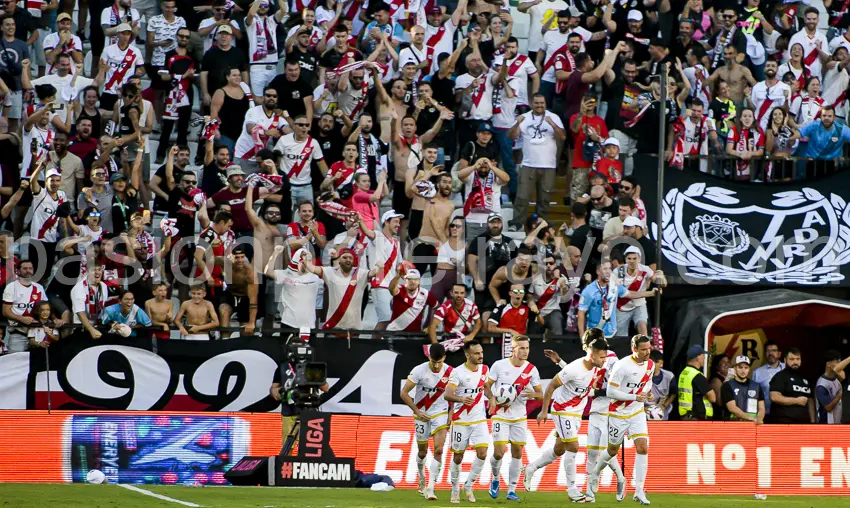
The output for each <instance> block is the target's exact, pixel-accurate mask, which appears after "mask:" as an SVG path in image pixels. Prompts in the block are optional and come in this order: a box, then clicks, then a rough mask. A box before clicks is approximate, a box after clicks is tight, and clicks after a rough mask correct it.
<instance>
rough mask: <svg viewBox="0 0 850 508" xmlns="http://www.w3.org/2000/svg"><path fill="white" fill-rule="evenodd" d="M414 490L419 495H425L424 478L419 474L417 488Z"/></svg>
mask: <svg viewBox="0 0 850 508" xmlns="http://www.w3.org/2000/svg"><path fill="white" fill-rule="evenodd" d="M416 492H418V493H419V494H420V495H423V496H424V495H425V478H423V477H421V476H420V477H419V488H418V489H416Z"/></svg>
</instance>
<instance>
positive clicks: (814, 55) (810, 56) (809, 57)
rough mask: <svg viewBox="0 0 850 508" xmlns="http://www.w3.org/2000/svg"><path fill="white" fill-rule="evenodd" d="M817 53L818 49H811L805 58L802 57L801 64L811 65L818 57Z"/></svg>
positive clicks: (818, 53)
mask: <svg viewBox="0 0 850 508" xmlns="http://www.w3.org/2000/svg"><path fill="white" fill-rule="evenodd" d="M819 55H820V52H819V51H818V49H817V48H815V49H813V50H812V51H811V53H809V54H808V55H806V57H805V58H803V65H805V66H806V67H808V66H810V65H812V64H813V63H815V60H817V59H818V56H819Z"/></svg>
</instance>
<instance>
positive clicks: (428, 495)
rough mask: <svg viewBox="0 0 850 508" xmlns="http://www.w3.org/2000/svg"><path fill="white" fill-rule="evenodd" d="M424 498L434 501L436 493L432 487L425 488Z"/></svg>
mask: <svg viewBox="0 0 850 508" xmlns="http://www.w3.org/2000/svg"><path fill="white" fill-rule="evenodd" d="M425 499H427V500H428V501H436V500H437V495H436V494H434V489H425Z"/></svg>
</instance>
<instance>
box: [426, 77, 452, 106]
mask: <svg viewBox="0 0 850 508" xmlns="http://www.w3.org/2000/svg"><path fill="white" fill-rule="evenodd" d="M429 78H430V79H428V82H429V83H431V90H433V91H434V92H433V93H432V94H431V96H432V97H433V98H434V100H435V101H437V102H439V103H440V104H442V105H444V106H446V107H447V108H449V109H454V103H455V80H454V79H452V78H451V77H448V78H440V77H439V76H438V75H437V74H436V73H435V74H432V75H431V76H429Z"/></svg>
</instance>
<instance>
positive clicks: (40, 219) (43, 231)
mask: <svg viewBox="0 0 850 508" xmlns="http://www.w3.org/2000/svg"><path fill="white" fill-rule="evenodd" d="M66 201H68V199H67V198H66V197H65V191H62V190H60V191H58V192H57V193H56V199H53V198H52V197H51V196H50V194H49V193H48V192H47V189H46V188H45V186H43V185H42V186H41V188H40V189H39V190H38V193H37V194H34V195H33V197H32V206H33V209H32V222H31V223H30V236H31V237H32V238H36V239H38V240H42V241H44V242H48V243H53V242H57V241H59V229H58V226H59V220H60V219H59V217H57V216H56V208H57V207H58V206H59V205H61V204H62V203H64V202H66Z"/></svg>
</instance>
